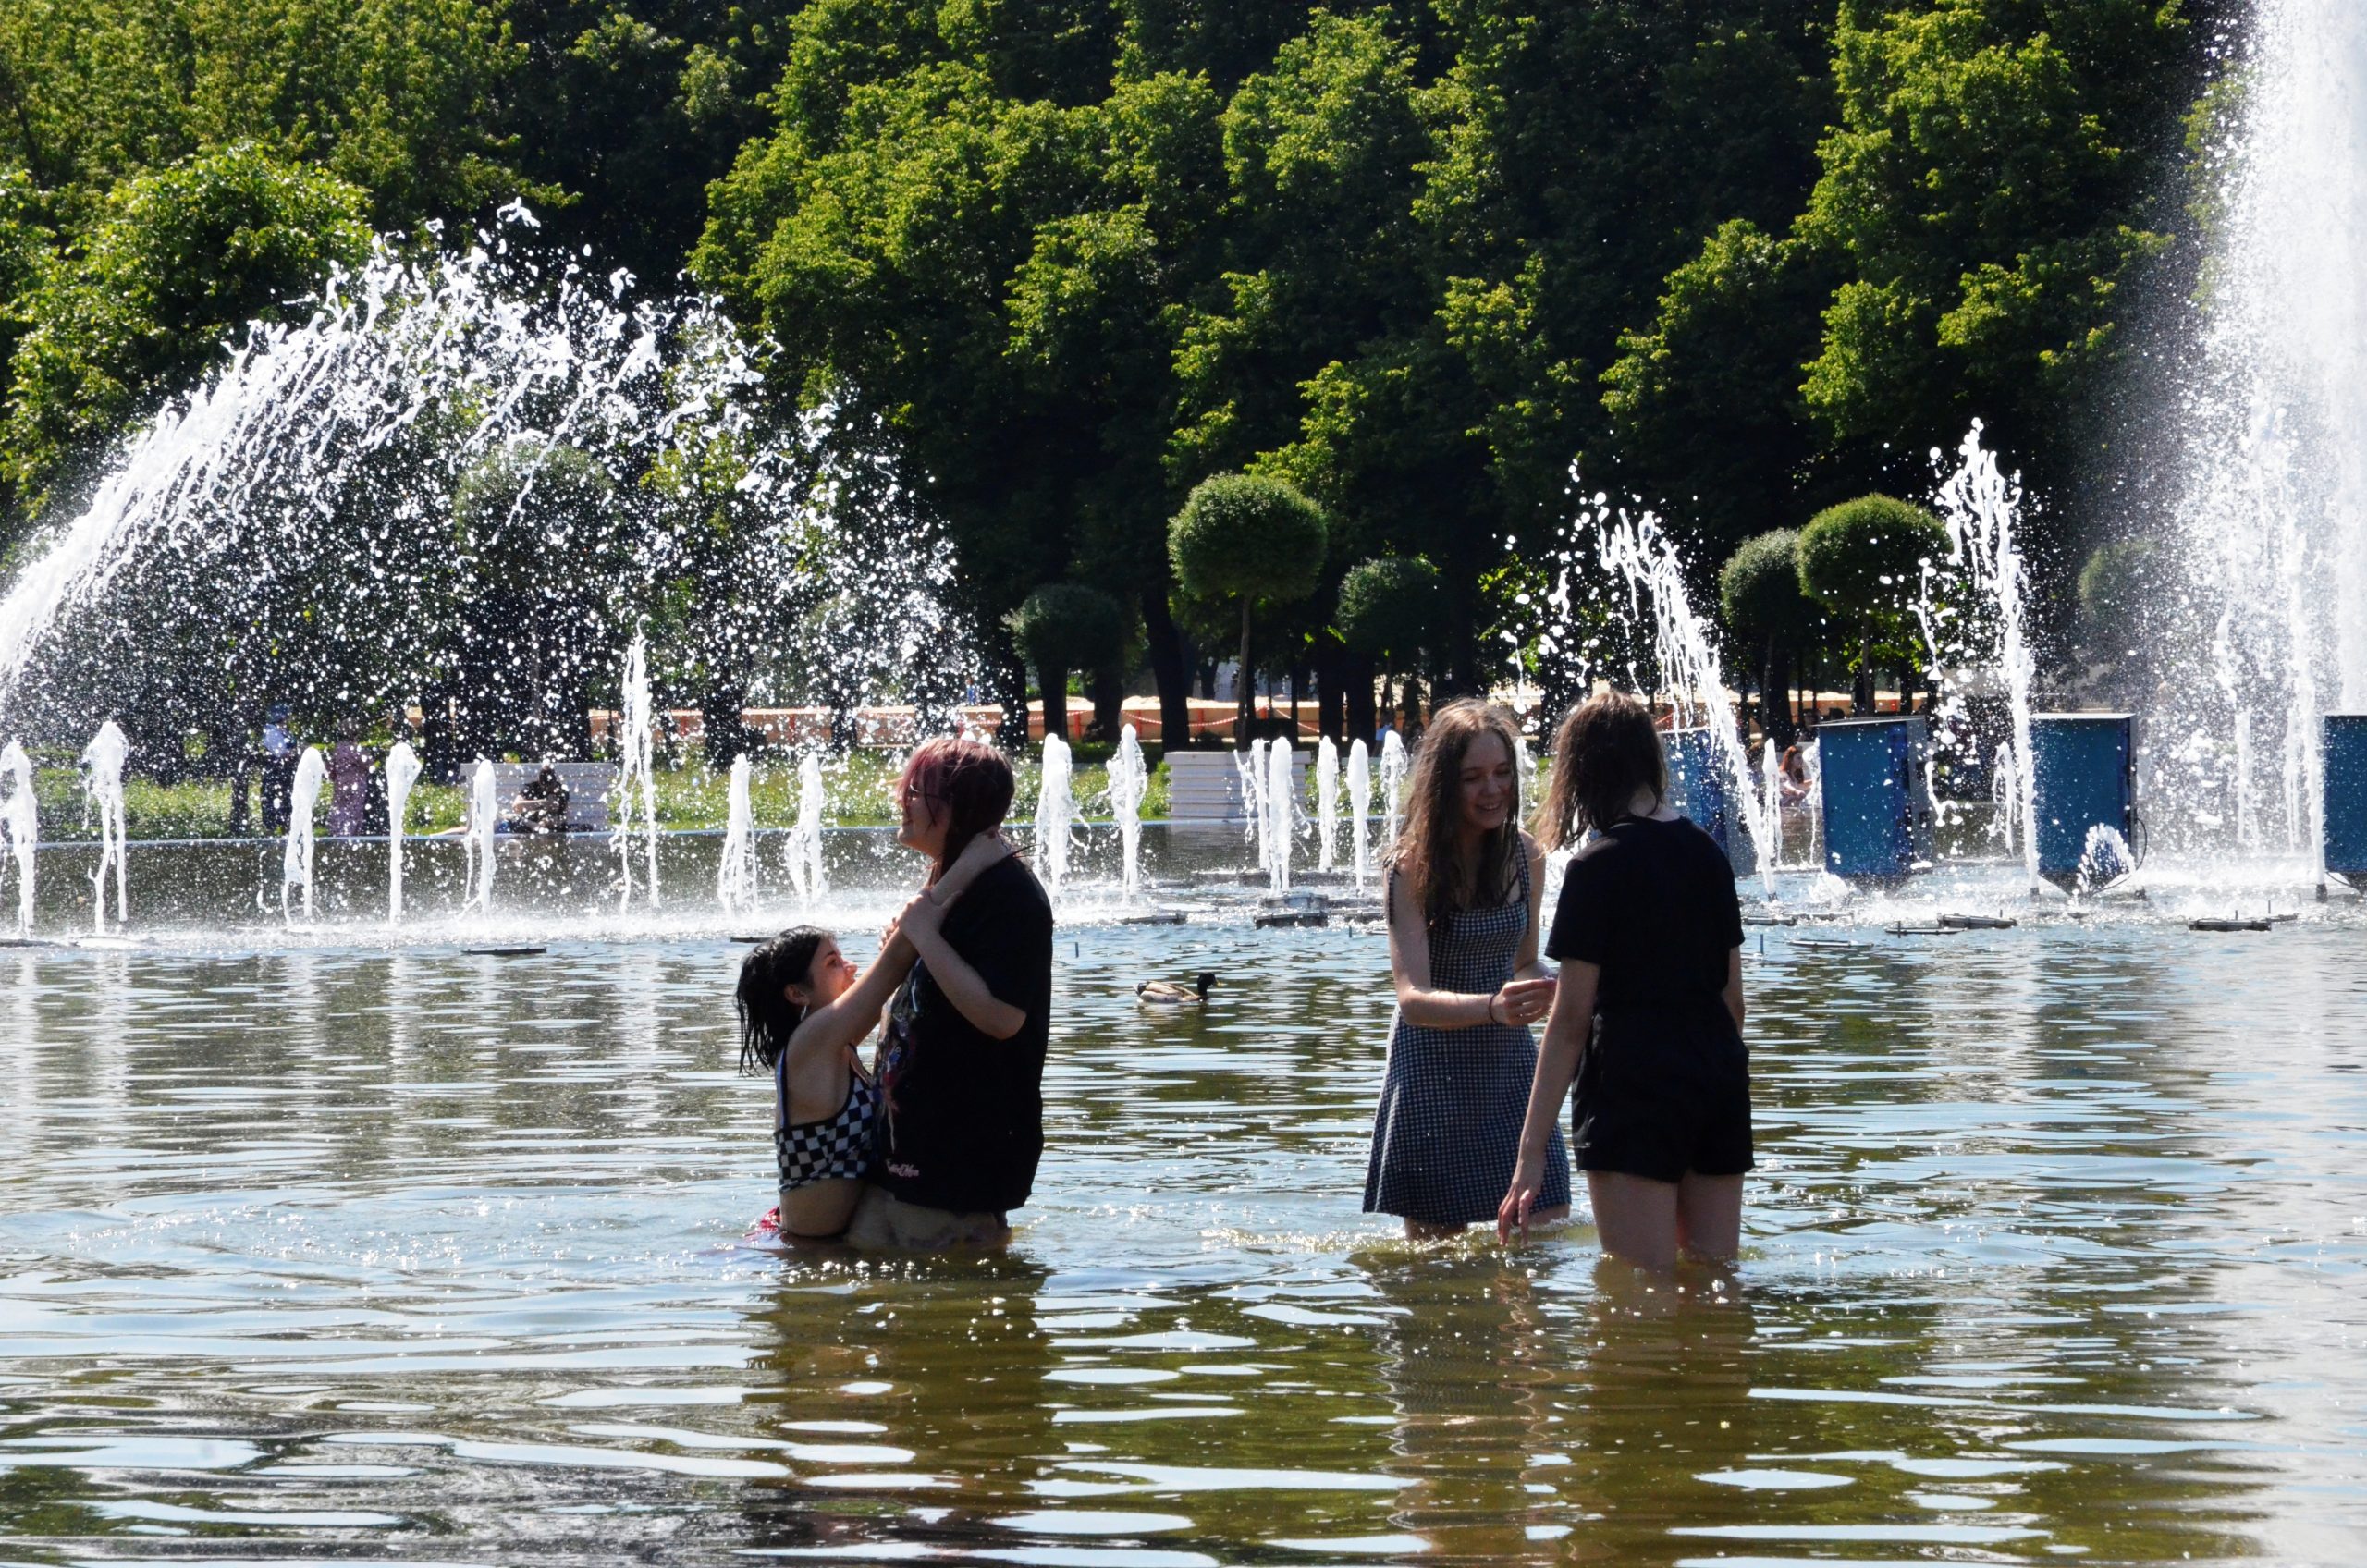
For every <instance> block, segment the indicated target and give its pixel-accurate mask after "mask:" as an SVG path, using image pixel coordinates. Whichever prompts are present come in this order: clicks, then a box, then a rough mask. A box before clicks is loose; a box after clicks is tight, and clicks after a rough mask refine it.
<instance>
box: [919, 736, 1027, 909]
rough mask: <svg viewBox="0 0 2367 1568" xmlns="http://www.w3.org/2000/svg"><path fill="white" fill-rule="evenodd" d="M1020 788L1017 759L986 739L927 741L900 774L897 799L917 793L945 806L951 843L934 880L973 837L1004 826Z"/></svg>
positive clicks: (935, 867) (942, 854)
mask: <svg viewBox="0 0 2367 1568" xmlns="http://www.w3.org/2000/svg"><path fill="white" fill-rule="evenodd" d="M1017 788H1018V784H1017V781H1016V780H1015V779H1013V778H1012V774H1011V764H1010V763H1008V762H1006V761H1004V760H1003V754H1002V753H1000V752H999V751H996V750H995V749H994V748H993V747H992V746H989V745H987V743H986V742H985V741H972V740H968V739H966V738H963V737H961V736H954V735H940V736H938V738H937V739H936V740H934V741H923V742H922V743H921V744H920V746H919V747H918V748H917V749H916V750H914V753H913V755H912V760H911V761H909V762H907V763H905V764H904V771H903V772H902V773H901V774H900V775H899V776H898V777H897V779H896V799H897V803H898V804H899V805H901V804H902V802H903V800H904V797H906V796H907V795H916V796H919V797H920V798H922V799H923V800H930V801H935V802H938V803H939V804H940V805H942V806H944V807H945V811H946V818H945V847H944V848H943V849H942V850H940V851H938V858H937V864H935V865H932V866H930V867H929V868H928V879H929V882H930V884H931V885H934V884H935V883H936V881H937V879H938V877H940V876H944V875H945V872H946V868H947V867H948V866H950V865H951V864H953V863H954V862H955V861H956V860H958V859H960V858H961V854H962V851H963V850H966V849H968V848H969V847H970V840H971V839H975V838H976V837H977V836H978V835H979V834H981V833H985V832H987V831H989V830H991V829H993V828H996V827H1001V826H1002V819H1003V817H1004V815H1006V814H1008V813H1009V812H1010V810H1011V797H1012V794H1013V793H1014V792H1015V790H1017Z"/></svg>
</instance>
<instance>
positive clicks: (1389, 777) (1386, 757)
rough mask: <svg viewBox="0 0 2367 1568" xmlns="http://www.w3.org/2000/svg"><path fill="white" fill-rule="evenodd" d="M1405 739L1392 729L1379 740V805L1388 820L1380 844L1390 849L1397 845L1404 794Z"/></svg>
mask: <svg viewBox="0 0 2367 1568" xmlns="http://www.w3.org/2000/svg"><path fill="white" fill-rule="evenodd" d="M1405 768H1406V757H1405V738H1404V736H1402V735H1400V734H1398V733H1397V731H1396V730H1395V729H1391V730H1390V731H1389V733H1388V734H1386V735H1384V736H1382V737H1381V738H1380V805H1381V810H1382V811H1383V812H1385V813H1387V814H1388V818H1389V821H1388V827H1387V830H1386V836H1385V837H1384V838H1383V839H1381V842H1382V844H1383V845H1385V846H1387V847H1389V848H1392V849H1393V848H1395V847H1396V843H1397V826H1398V822H1397V819H1398V814H1399V812H1400V810H1401V809H1402V807H1403V804H1404V793H1405Z"/></svg>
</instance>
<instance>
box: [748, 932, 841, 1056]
mask: <svg viewBox="0 0 2367 1568" xmlns="http://www.w3.org/2000/svg"><path fill="white" fill-rule="evenodd" d="M829 939H830V934H829V933H828V931H825V930H822V929H821V928H820V927H818V926H813V925H798V926H793V927H791V929H789V930H787V931H784V932H782V933H781V934H780V935H779V936H778V937H774V938H773V939H772V940H770V941H768V942H760V943H758V944H757V945H756V946H755V947H754V948H752V949H749V952H748V956H747V957H746V958H744V959H742V960H741V961H740V984H739V986H738V988H737V989H736V991H735V992H734V994H733V996H732V1001H733V1003H734V1004H735V1005H736V1006H737V1007H738V1008H739V1010H740V1071H741V1072H748V1073H753V1072H757V1071H759V1070H762V1071H764V1072H771V1071H772V1070H773V1064H774V1063H775V1062H778V1061H779V1060H780V1053H781V1052H783V1051H785V1050H787V1049H788V1048H789V1037H790V1036H791V1035H794V1034H796V1033H797V1026H798V1025H799V1024H801V1023H804V1022H805V1015H806V1014H807V1013H808V1012H810V1011H813V1010H812V1009H811V1008H804V1007H800V1006H798V1005H797V1004H796V1003H795V1002H792V1001H791V1000H790V999H789V998H788V996H787V995H786V994H785V993H786V991H787V989H788V987H790V986H810V985H812V984H813V983H814V957H815V955H816V953H818V952H820V951H821V950H822V944H823V943H824V942H826V941H828V940H829Z"/></svg>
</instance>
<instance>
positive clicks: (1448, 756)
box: [1365, 701, 1570, 1240]
mask: <svg viewBox="0 0 2367 1568" xmlns="http://www.w3.org/2000/svg"><path fill="white" fill-rule="evenodd" d="M1516 754H1517V751H1516V747H1515V731H1514V729H1513V721H1512V716H1511V715H1509V714H1507V713H1506V712H1505V711H1504V710H1503V709H1502V708H1501V707H1497V706H1494V705H1492V704H1486V703H1478V702H1471V701H1464V702H1458V703H1453V704H1449V705H1447V706H1446V707H1443V708H1441V709H1440V710H1439V711H1438V713H1437V715H1436V716H1435V717H1433V718H1432V719H1431V721H1430V727H1429V735H1428V737H1427V738H1426V739H1425V740H1424V741H1423V743H1422V748H1421V751H1420V752H1419V753H1417V755H1416V757H1415V759H1414V770H1413V776H1412V779H1411V782H1410V784H1409V786H1408V788H1407V790H1406V792H1405V793H1406V807H1405V827H1404V831H1403V832H1402V833H1400V834H1399V836H1398V839H1397V843H1396V845H1395V847H1394V848H1393V849H1392V851H1390V857H1389V967H1390V973H1391V974H1392V977H1393V978H1394V979H1395V982H1396V986H1397V1022H1396V1025H1395V1027H1394V1028H1393V1029H1392V1031H1391V1033H1390V1036H1389V1065H1388V1068H1387V1070H1386V1072H1385V1073H1384V1075H1383V1077H1382V1080H1381V1087H1380V1107H1379V1109H1377V1110H1376V1112H1375V1113H1374V1116H1373V1131H1372V1156H1371V1160H1370V1162H1369V1164H1368V1166H1367V1170H1366V1172H1365V1212H1366V1213H1367V1214H1394V1215H1396V1216H1398V1217H1399V1218H1401V1219H1404V1221H1405V1234H1406V1235H1407V1236H1408V1237H1410V1238H1413V1239H1416V1240H1423V1239H1428V1238H1432V1237H1438V1236H1450V1235H1453V1234H1454V1233H1456V1232H1457V1231H1461V1230H1463V1229H1464V1227H1466V1226H1467V1225H1471V1224H1475V1223H1478V1222H1482V1221H1485V1220H1487V1219H1490V1218H1492V1217H1493V1216H1494V1215H1495V1213H1496V1208H1497V1201H1498V1199H1500V1198H1501V1197H1502V1195H1503V1192H1504V1185H1505V1183H1506V1182H1508V1181H1509V1180H1511V1178H1512V1176H1513V1170H1514V1163H1515V1153H1516V1152H1517V1150H1518V1147H1519V1142H1520V1131H1521V1115H1522V1110H1523V1108H1524V1107H1525V1106H1526V1105H1527V1103H1528V1094H1529V1084H1530V1081H1531V1080H1532V1079H1533V1078H1534V1077H1535V1075H1536V1071H1537V1041H1536V1039H1535V1037H1534V1036H1533V1035H1530V1034H1529V1027H1528V1026H1529V1025H1530V1024H1531V1023H1535V1022H1536V1021H1537V1020H1538V1019H1539V1018H1542V1017H1543V1016H1544V1015H1545V1011H1546V1009H1547V1007H1548V1006H1549V1005H1551V1001H1552V999H1553V990H1554V984H1553V981H1552V979H1551V977H1550V976H1548V975H1547V974H1546V973H1545V971H1544V969H1543V967H1542V966H1541V965H1540V964H1539V962H1538V960H1537V943H1538V935H1537V933H1538V913H1539V905H1540V903H1541V901H1542V900H1543V893H1544V858H1543V856H1542V855H1541V854H1540V853H1539V851H1538V848H1537V845H1536V844H1535V843H1533V842H1532V841H1531V840H1530V839H1529V837H1528V835H1527V834H1526V833H1524V832H1522V831H1521V828H1520V780H1519V778H1517V777H1516V776H1515V767H1514V762H1513V759H1514V757H1515V755H1516ZM1540 1149H1541V1152H1540V1155H1539V1167H1538V1171H1537V1179H1538V1190H1537V1194H1536V1199H1535V1205H1534V1211H1533V1213H1532V1215H1531V1218H1532V1219H1536V1220H1540V1221H1550V1220H1552V1219H1560V1218H1561V1217H1562V1216H1564V1215H1565V1214H1567V1213H1568V1211H1569V1207H1570V1159H1569V1155H1568V1154H1567V1152H1566V1151H1565V1150H1564V1147H1563V1145H1562V1136H1561V1134H1560V1133H1551V1135H1550V1136H1549V1137H1548V1138H1547V1139H1545V1140H1544V1141H1543V1143H1542V1144H1541V1145H1540Z"/></svg>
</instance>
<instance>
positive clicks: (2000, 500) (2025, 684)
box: [1918, 420, 2039, 892]
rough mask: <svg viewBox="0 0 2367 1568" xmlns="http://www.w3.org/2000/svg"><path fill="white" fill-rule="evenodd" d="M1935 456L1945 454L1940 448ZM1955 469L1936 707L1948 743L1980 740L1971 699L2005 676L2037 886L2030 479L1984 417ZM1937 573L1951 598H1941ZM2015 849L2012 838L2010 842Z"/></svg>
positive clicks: (2026, 868)
mask: <svg viewBox="0 0 2367 1568" xmlns="http://www.w3.org/2000/svg"><path fill="white" fill-rule="evenodd" d="M1932 457H1933V459H1935V460H1937V459H1939V454H1938V453H1937V452H1934V453H1933V454H1932ZM1956 458H1957V466H1956V472H1954V473H1953V474H1951V475H1949V477H1948V478H1947V479H1946V480H1945V481H1944V482H1943V483H1942V484H1941V485H1940V491H1939V495H1938V496H1936V497H1935V499H1936V501H1937V503H1938V506H1939V509H1940V516H1941V519H1942V520H1943V521H1945V522H1946V524H1947V525H1948V560H1947V562H1946V563H1945V564H1944V567H1943V566H1942V564H1941V563H1937V562H1928V563H1926V565H1925V569H1924V582H1923V593H1922V602H1921V604H1920V606H1919V616H1918V619H1919V620H1920V621H1921V623H1922V627H1923V639H1924V646H1925V649H1926V652H1927V653H1928V654H1929V655H1930V658H1931V665H1932V682H1933V684H1934V685H1936V686H1937V687H1938V688H1939V689H1940V692H1941V697H1940V707H1939V712H1938V715H1937V717H1938V728H1939V730H1940V738H1941V741H1942V743H1943V745H1946V744H1949V743H1950V742H1951V741H1952V740H1954V738H1955V737H1956V736H1959V735H1960V736H1962V737H1964V739H1963V740H1962V741H1957V742H1956V743H1957V744H1959V745H1971V744H1976V743H1977V742H1974V741H1971V739H1970V736H1971V729H1970V727H1969V725H1968V722H1967V720H1966V714H1965V704H1966V699H1967V698H1968V696H1969V695H1970V694H1971V692H1972V690H1973V688H1974V686H1975V685H1976V684H1978V683H1981V682H1982V681H1984V680H1991V679H1996V680H1999V681H2001V683H2002V684H2003V685H2004V687H2005V702H2006V707H2007V711H2008V713H2009V714H2010V716H2011V721H2012V738H2011V740H2010V741H2007V742H2006V744H2008V745H2010V746H2011V747H2012V748H2013V754H2012V756H2011V757H2010V758H2008V757H2007V756H2006V755H2005V753H2004V752H2003V751H2001V752H2000V753H1999V754H1998V762H1999V765H2000V767H2001V769H2002V771H2001V775H2000V777H2003V778H2010V779H2011V781H2012V789H2013V790H2014V791H2015V796H2014V799H2013V802H2012V805H2013V810H2012V813H2011V815H2010V818H2009V821H2010V822H2011V823H2013V824H2015V825H2018V826H2019V827H2020V829H2021V844H2020V849H2021V853H2022V869H2023V872H2024V874H2025V875H2026V876H2027V877H2028V879H2029V883H2030V890H2031V891H2032V892H2036V891H2037V890H2038V885H2039V879H2038V829H2037V826H2036V817H2037V783H2036V779H2035V776H2034V771H2033V770H2032V768H2031V767H2030V711H2031V706H2032V691H2033V688H2034V687H2035V686H2036V684H2037V680H2038V661H2037V659H2036V657H2035V656H2034V655H2032V653H2031V651H2030V636H2029V633H2028V631H2026V630H2025V628H2024V619H2023V614H2024V612H2023V602H2024V597H2025V594H2026V593H2027V573H2026V570H2025V568H2024V564H2023V560H2022V550H2021V545H2020V544H2019V542H2018V541H2017V539H2016V537H2015V528H2016V526H2017V523H2018V522H2019V521H2020V518H2021V501H2022V494H2021V486H2020V484H2018V483H2017V482H2016V481H2015V480H2013V479H2010V478H2008V477H2007V476H2006V475H2005V474H2004V473H2003V472H2000V471H1999V469H1998V467H1997V459H1996V456H1995V454H1993V453H1992V452H1990V451H1989V450H1988V449H1986V448H1985V447H1982V446H1981V422H1980V421H1978V420H1975V421H1974V422H1973V425H1972V429H1971V431H1970V433H1969V434H1968V435H1966V436H1965V438H1964V445H1963V446H1961V447H1958V448H1957V450H1956ZM1935 581H1936V582H1939V583H1940V589H1939V592H1940V594H1941V596H1942V597H1943V598H1944V601H1945V602H1944V604H1942V605H1941V606H1939V607H1938V608H1936V609H1935V608H1934V607H1933V599H1934V584H1935ZM2008 847H2009V849H2010V847H2011V846H2010V844H2009V846H2008Z"/></svg>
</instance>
